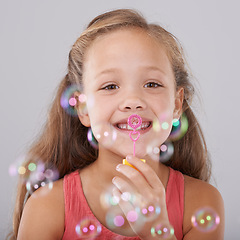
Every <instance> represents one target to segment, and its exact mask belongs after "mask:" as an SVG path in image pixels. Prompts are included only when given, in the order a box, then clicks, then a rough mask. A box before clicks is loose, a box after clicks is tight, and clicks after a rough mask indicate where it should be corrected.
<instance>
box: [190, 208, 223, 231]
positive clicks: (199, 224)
mask: <svg viewBox="0 0 240 240" xmlns="http://www.w3.org/2000/svg"><path fill="white" fill-rule="evenodd" d="M191 221H192V225H193V227H195V228H196V229H198V230H199V231H201V232H211V231H213V230H215V229H216V228H217V226H218V224H219V223H220V217H219V216H218V214H217V213H216V212H215V211H214V210H213V209H212V208H210V207H204V208H201V209H198V210H197V211H196V212H195V213H194V214H193V216H192V218H191Z"/></svg>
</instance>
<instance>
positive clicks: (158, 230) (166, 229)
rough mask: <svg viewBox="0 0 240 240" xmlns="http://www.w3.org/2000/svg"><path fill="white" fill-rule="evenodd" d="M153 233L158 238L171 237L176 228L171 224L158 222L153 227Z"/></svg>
mask: <svg viewBox="0 0 240 240" xmlns="http://www.w3.org/2000/svg"><path fill="white" fill-rule="evenodd" d="M151 235H152V237H156V239H170V238H171V237H172V236H173V235H174V229H173V227H172V226H171V225H170V224H166V223H157V224H155V225H154V226H153V227H152V228H151Z"/></svg>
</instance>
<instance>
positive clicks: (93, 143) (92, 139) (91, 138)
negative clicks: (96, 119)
mask: <svg viewBox="0 0 240 240" xmlns="http://www.w3.org/2000/svg"><path fill="white" fill-rule="evenodd" d="M87 139H88V142H89V143H90V145H91V146H92V147H94V148H95V149H98V142H97V140H96V138H95V137H94V135H93V132H92V129H91V128H88V133H87Z"/></svg>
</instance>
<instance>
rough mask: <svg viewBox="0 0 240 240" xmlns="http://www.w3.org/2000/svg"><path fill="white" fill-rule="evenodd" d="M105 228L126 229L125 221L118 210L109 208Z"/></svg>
mask: <svg viewBox="0 0 240 240" xmlns="http://www.w3.org/2000/svg"><path fill="white" fill-rule="evenodd" d="M106 223H107V226H108V227H109V228H110V229H112V230H114V229H116V228H119V227H123V228H126V225H127V220H126V217H125V215H124V214H123V212H122V211H121V209H120V208H110V209H109V211H108V213H107V214H106Z"/></svg>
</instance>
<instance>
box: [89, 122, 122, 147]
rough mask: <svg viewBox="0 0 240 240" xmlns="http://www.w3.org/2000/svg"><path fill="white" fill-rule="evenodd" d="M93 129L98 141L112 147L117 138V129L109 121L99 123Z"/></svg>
mask: <svg viewBox="0 0 240 240" xmlns="http://www.w3.org/2000/svg"><path fill="white" fill-rule="evenodd" d="M92 131H93V134H94V137H95V139H96V140H97V142H98V143H99V144H101V145H103V146H104V147H111V146H112V145H113V144H114V143H115V142H116V140H117V131H116V129H115V128H114V127H113V126H111V125H110V124H108V123H102V124H101V123H98V124H96V125H94V126H93V127H92Z"/></svg>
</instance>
